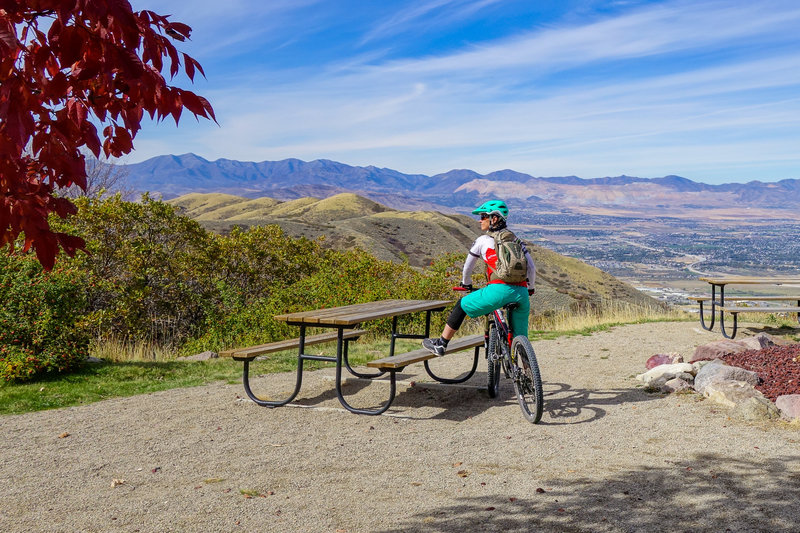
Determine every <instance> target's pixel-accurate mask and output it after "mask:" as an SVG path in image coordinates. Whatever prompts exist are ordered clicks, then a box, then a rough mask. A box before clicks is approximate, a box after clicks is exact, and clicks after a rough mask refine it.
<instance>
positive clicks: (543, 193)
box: [126, 154, 800, 219]
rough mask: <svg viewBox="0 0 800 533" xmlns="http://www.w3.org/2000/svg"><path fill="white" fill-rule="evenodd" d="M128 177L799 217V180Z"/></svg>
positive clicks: (281, 166)
mask: <svg viewBox="0 0 800 533" xmlns="http://www.w3.org/2000/svg"><path fill="white" fill-rule="evenodd" d="M126 170H127V172H128V181H129V185H130V186H131V187H133V188H134V189H136V190H138V191H150V192H151V193H156V194H160V195H161V196H162V197H163V198H164V199H170V198H175V197H177V196H181V195H184V194H187V193H193V192H194V193H226V194H232V195H237V196H241V197H246V198H259V197H263V196H269V197H271V198H274V199H278V200H291V199H296V198H304V197H317V198H325V197H329V196H333V195H336V194H340V193H343V192H352V193H356V194H359V195H361V196H363V197H367V198H370V199H372V200H374V201H376V202H379V203H381V204H384V205H386V206H389V207H392V208H398V209H432V208H437V207H438V208H441V207H446V208H450V210H453V211H457V212H464V210H465V209H467V208H469V207H472V206H474V205H476V204H477V203H480V201H482V200H484V199H488V198H494V197H497V198H503V199H506V201H507V202H508V203H509V205H510V206H515V205H516V206H524V207H525V208H526V209H535V210H537V211H539V212H543V211H546V212H556V213H558V212H571V213H586V214H609V215H614V214H620V215H647V216H653V215H661V216H678V217H680V216H686V217H703V216H721V217H730V218H737V217H741V216H748V217H754V216H755V217H764V218H791V219H795V218H796V216H797V214H799V213H800V179H785V180H782V181H778V182H767V183H765V182H760V181H751V182H749V183H727V184H721V185H709V184H705V183H699V182H695V181H692V180H689V179H686V178H683V177H680V176H665V177H661V178H639V177H635V176H624V175H623V176H615V177H602V178H592V179H583V178H579V177H576V176H559V177H534V176H531V175H529V174H524V173H521V172H516V171H513V170H508V169H506V170H499V171H496V172H491V173H489V174H479V173H477V172H475V171H472V170H467V169H457V170H451V171H449V172H445V173H442V174H436V175H433V176H427V175H424V174H404V173H402V172H399V171H397V170H392V169H388V168H378V167H375V166H366V167H360V166H351V165H347V164H344V163H339V162H336V161H330V160H325V159H318V160H314V161H308V162H306V161H301V160H299V159H284V160H281V161H262V162H259V163H256V162H244V161H235V160H230V159H217V160H216V161H208V160H206V159H203V158H202V157H200V156H197V155H195V154H183V155H164V156H158V157H154V158H151V159H148V160H146V161H143V162H141V163H135V164H129V165H126ZM445 211H447V209H445Z"/></svg>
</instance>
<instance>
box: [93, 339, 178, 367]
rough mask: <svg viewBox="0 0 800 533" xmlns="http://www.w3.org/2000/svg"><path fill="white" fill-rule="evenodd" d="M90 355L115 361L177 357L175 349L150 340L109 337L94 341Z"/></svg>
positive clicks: (155, 359) (170, 359)
mask: <svg viewBox="0 0 800 533" xmlns="http://www.w3.org/2000/svg"><path fill="white" fill-rule="evenodd" d="M89 356H90V357H96V358H98V359H103V360H105V361H110V362H114V363H121V362H130V361H135V362H154V361H172V360H174V359H175V351H174V350H173V349H172V348H169V347H164V346H158V345H156V344H154V343H152V342H149V341H139V342H130V341H127V342H126V341H120V340H117V339H108V340H102V341H95V342H93V343H92V345H91V346H90V347H89Z"/></svg>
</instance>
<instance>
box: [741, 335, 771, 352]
mask: <svg viewBox="0 0 800 533" xmlns="http://www.w3.org/2000/svg"><path fill="white" fill-rule="evenodd" d="M775 339H777V337H773V336H772V335H769V334H768V333H759V334H758V335H755V336H753V337H745V338H744V339H741V340H739V341H735V342H738V343H739V344H741V345H742V346H744V347H745V348H747V349H748V350H763V349H764V348H767V347H769V346H775V345H776V344H777V343H776V342H775Z"/></svg>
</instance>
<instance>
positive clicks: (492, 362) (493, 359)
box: [486, 328, 502, 398]
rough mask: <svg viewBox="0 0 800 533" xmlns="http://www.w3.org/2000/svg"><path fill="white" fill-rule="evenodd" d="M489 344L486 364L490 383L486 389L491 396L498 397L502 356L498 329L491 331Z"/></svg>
mask: <svg viewBox="0 0 800 533" xmlns="http://www.w3.org/2000/svg"><path fill="white" fill-rule="evenodd" d="M488 344H489V346H487V347H486V365H487V372H486V373H487V375H488V377H489V379H488V385H487V386H486V391H487V392H488V393H489V398H497V394H498V393H499V392H500V358H501V356H502V352H501V351H500V338H499V336H498V335H497V329H496V328H492V329H491V330H490V331H489V343H488Z"/></svg>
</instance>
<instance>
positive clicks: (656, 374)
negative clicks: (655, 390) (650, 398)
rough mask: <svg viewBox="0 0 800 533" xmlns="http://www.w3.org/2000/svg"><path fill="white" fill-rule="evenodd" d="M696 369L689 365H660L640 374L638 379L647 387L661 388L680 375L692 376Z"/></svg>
mask: <svg viewBox="0 0 800 533" xmlns="http://www.w3.org/2000/svg"><path fill="white" fill-rule="evenodd" d="M693 370H694V367H692V365H690V364H689V363H675V364H672V365H658V366H657V367H655V368H652V369H650V370H648V371H647V372H645V373H644V374H639V375H638V376H636V379H638V380H639V381H643V382H644V383H645V385H651V386H654V387H660V386H661V385H663V384H664V383H666V382H667V381H669V380H671V379H672V378H676V377H678V375H680V374H689V375H692V372H693Z"/></svg>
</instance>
